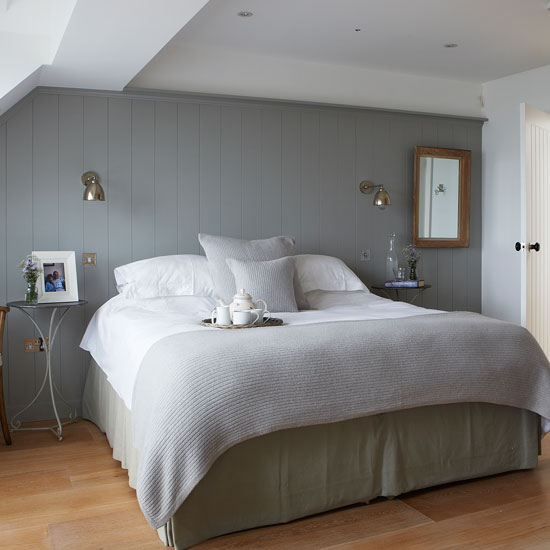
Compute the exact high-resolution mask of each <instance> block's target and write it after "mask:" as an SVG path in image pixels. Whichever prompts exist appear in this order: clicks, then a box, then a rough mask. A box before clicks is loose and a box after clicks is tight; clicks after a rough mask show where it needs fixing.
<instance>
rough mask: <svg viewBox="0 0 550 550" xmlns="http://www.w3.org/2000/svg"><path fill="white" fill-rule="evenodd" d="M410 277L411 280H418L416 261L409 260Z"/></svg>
mask: <svg viewBox="0 0 550 550" xmlns="http://www.w3.org/2000/svg"><path fill="white" fill-rule="evenodd" d="M409 279H410V280H411V281H416V280H418V275H417V274H416V262H409Z"/></svg>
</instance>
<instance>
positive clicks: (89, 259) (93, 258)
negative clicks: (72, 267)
mask: <svg viewBox="0 0 550 550" xmlns="http://www.w3.org/2000/svg"><path fill="white" fill-rule="evenodd" d="M82 265H97V254H96V253H95V252H83V253H82Z"/></svg>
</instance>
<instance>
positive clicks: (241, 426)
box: [132, 312, 550, 528]
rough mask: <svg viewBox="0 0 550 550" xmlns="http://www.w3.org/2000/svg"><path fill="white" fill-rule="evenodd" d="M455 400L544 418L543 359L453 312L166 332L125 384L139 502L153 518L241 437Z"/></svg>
mask: <svg viewBox="0 0 550 550" xmlns="http://www.w3.org/2000/svg"><path fill="white" fill-rule="evenodd" d="M457 402H488V403H495V404H501V405H510V406H513V407H519V408H523V409H529V410H531V411H534V412H536V413H538V414H540V415H541V416H544V417H546V418H550V365H549V364H548V361H547V360H546V357H545V355H544V353H543V352H542V350H541V349H540V347H539V346H538V344H537V343H536V341H535V339H534V338H533V337H532V336H531V335H530V334H529V333H528V332H527V331H526V330H525V329H523V328H521V327H519V326H516V325H513V324H510V323H505V322H502V321H496V320H493V319H489V318H486V317H483V316H481V315H478V314H475V313H463V312H460V313H445V314H441V315H439V314H435V315H420V316H417V317H409V318H405V319H389V320H376V321H346V322H333V323H321V324H311V325H300V326H283V327H273V328H255V329H248V330H225V331H224V330H214V329H212V330H211V331H201V332H192V333H184V334H176V335H174V336H169V337H167V338H165V339H163V340H161V341H160V342H158V343H157V344H155V345H154V346H153V347H152V348H151V349H150V350H149V352H148V353H147V355H146V357H145V358H144V360H143V363H142V365H141V368H140V372H139V375H138V378H137V381H136V386H135V389H134V399H133V406H132V418H133V423H134V425H133V428H134V444H135V445H136V447H137V448H138V449H139V451H140V469H139V475H138V487H137V494H138V499H139V503H140V505H141V508H142V510H143V512H144V514H145V517H146V518H147V520H148V521H149V523H150V524H151V526H152V527H155V528H158V527H160V526H161V525H163V524H164V523H166V521H167V520H168V519H169V518H170V517H171V516H172V515H173V514H174V513H175V511H176V510H177V509H178V507H179V506H180V504H181V503H182V502H183V501H184V500H185V498H186V497H187V495H189V493H190V492H191V491H192V489H193V488H194V487H195V485H196V484H197V483H198V482H199V481H200V480H201V478H202V477H203V476H204V475H205V474H206V473H207V472H208V469H209V468H210V467H211V466H212V464H213V463H214V461H215V460H216V459H217V458H218V457H219V456H220V455H221V454H222V453H223V452H224V451H226V450H227V449H229V448H230V447H232V446H234V445H236V444H237V443H239V442H241V441H244V440H246V439H249V438H252V437H255V436H259V435H262V434H265V433H269V432H273V431H277V430H282V429H285V428H292V427H297V426H307V425H312V424H324V423H330V422H338V421H341V420H347V419H351V418H357V417H361V416H367V415H373V414H378V413H383V412H388V411H393V410H397V409H407V408H412V407H420V406H425V405H435V404H444V403H457Z"/></svg>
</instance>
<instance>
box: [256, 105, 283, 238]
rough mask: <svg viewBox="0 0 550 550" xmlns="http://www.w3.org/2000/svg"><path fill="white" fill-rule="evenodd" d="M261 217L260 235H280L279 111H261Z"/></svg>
mask: <svg viewBox="0 0 550 550" xmlns="http://www.w3.org/2000/svg"><path fill="white" fill-rule="evenodd" d="M261 143H262V158H261V167H262V177H261V195H262V210H261V212H262V218H261V225H262V230H261V234H260V235H261V236H262V237H273V236H275V235H280V234H281V230H282V216H281V212H282V209H283V208H282V186H281V112H280V111H275V110H267V109H266V110H263V111H262V136H261Z"/></svg>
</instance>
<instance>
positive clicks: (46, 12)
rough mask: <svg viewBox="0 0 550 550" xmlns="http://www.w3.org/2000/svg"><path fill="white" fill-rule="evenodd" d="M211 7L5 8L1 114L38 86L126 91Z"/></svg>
mask: <svg viewBox="0 0 550 550" xmlns="http://www.w3.org/2000/svg"><path fill="white" fill-rule="evenodd" d="M207 1H208V0H185V1H182V0H154V1H151V0H7V1H6V2H4V4H3V6H4V9H2V3H0V113H1V112H3V111H5V110H6V109H8V108H9V107H11V106H12V105H13V104H14V103H15V102H17V101H18V100H19V99H21V97H23V96H24V95H25V94H26V93H27V92H28V91H29V89H32V88H33V87H35V86H38V85H42V86H61V87H74V88H91V89H104V90H122V89H123V88H124V86H126V84H127V83H128V82H129V81H130V80H131V79H132V78H133V77H134V76H135V74H136V73H137V72H139V71H140V70H141V69H142V68H143V67H144V65H146V64H147V63H148V62H149V61H150V60H151V59H152V58H153V57H154V56H155V55H156V54H157V53H158V52H159V50H160V49H161V48H162V47H163V46H164V45H165V44H166V43H167V42H169V41H170V40H171V39H172V38H173V37H174V35H175V34H176V33H177V32H178V31H179V30H180V29H181V28H182V27H183V26H184V25H185V24H186V23H187V22H188V21H189V20H190V19H191V18H192V17H193V16H194V15H195V14H196V13H197V12H198V11H199V10H200V9H201V8H202V7H203V6H204V5H205V4H206V2H207Z"/></svg>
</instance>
